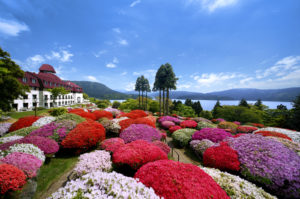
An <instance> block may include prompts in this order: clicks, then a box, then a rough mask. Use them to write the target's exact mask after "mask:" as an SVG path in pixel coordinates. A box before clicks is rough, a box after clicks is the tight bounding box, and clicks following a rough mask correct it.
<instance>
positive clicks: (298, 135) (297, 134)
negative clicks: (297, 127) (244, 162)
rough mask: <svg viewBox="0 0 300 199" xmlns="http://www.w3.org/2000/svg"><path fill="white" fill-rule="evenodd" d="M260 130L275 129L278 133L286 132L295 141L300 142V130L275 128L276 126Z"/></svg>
mask: <svg viewBox="0 0 300 199" xmlns="http://www.w3.org/2000/svg"><path fill="white" fill-rule="evenodd" d="M259 131H274V132H277V133H282V134H285V135H287V136H288V137H290V138H291V139H292V140H293V141H294V142H298V143H300V132H298V131H292V130H288V129H282V128H275V127H267V128H262V129H259ZM255 132H256V131H255ZM255 132H254V133H255Z"/></svg>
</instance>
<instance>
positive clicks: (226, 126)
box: [218, 121, 238, 133]
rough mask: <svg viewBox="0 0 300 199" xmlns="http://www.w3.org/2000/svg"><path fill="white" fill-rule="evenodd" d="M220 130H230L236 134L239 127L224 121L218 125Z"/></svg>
mask: <svg viewBox="0 0 300 199" xmlns="http://www.w3.org/2000/svg"><path fill="white" fill-rule="evenodd" d="M218 128H220V129H230V130H231V131H232V132H234V133H235V132H236V129H237V128H238V125H237V124H235V123H233V122H226V121H223V122H220V123H219V124H218Z"/></svg>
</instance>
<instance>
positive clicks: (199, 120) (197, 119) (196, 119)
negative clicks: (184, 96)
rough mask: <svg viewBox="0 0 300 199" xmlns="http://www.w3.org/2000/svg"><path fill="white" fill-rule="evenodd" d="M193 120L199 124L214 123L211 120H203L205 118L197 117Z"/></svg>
mask: <svg viewBox="0 0 300 199" xmlns="http://www.w3.org/2000/svg"><path fill="white" fill-rule="evenodd" d="M193 120H194V121H195V122H197V123H199V122H207V123H212V122H211V121H210V120H209V119H206V118H203V117H195V118H193Z"/></svg>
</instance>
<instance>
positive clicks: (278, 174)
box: [228, 134, 300, 198]
mask: <svg viewBox="0 0 300 199" xmlns="http://www.w3.org/2000/svg"><path fill="white" fill-rule="evenodd" d="M228 144H229V145H230V146H231V147H232V148H233V149H234V150H236V151H237V153H238V156H239V161H240V163H241V173H242V175H243V176H245V177H246V178H248V179H251V180H252V181H255V182H259V183H262V184H264V185H265V186H266V187H267V188H269V189H270V190H271V191H273V193H274V194H276V195H278V196H282V197H285V198H299V197H300V192H299V187H300V169H299V168H300V156H298V155H297V154H296V153H295V152H294V151H292V150H290V149H288V148H287V147H285V146H284V145H283V144H281V143H280V142H277V141H274V140H272V139H269V138H266V137H263V136H261V135H256V134H247V135H243V136H240V137H238V138H230V139H228Z"/></svg>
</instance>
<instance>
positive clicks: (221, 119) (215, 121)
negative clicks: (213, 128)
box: [211, 118, 226, 124]
mask: <svg viewBox="0 0 300 199" xmlns="http://www.w3.org/2000/svg"><path fill="white" fill-rule="evenodd" d="M211 121H212V122H213V123H216V124H219V123H220V122H225V121H226V120H224V119H223V118H217V119H212V120H211Z"/></svg>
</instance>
